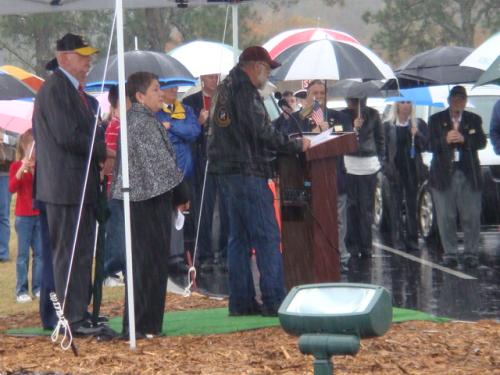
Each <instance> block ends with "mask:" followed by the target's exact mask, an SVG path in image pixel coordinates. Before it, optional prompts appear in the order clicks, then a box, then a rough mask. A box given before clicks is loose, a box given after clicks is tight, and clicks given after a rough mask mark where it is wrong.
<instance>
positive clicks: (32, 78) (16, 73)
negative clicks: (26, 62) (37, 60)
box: [0, 65, 44, 92]
mask: <svg viewBox="0 0 500 375" xmlns="http://www.w3.org/2000/svg"><path fill="white" fill-rule="evenodd" d="M0 71H2V72H4V73H7V74H9V75H11V76H12V77H14V78H16V79H17V80H19V81H21V82H23V83H24V84H25V85H26V86H28V87H30V88H31V89H32V90H34V91H35V92H38V90H39V89H40V87H42V84H43V82H44V80H43V78H40V77H38V76H37V75H34V74H31V73H29V72H27V71H26V70H24V69H21V68H18V67H17V66H13V65H3V66H0Z"/></svg>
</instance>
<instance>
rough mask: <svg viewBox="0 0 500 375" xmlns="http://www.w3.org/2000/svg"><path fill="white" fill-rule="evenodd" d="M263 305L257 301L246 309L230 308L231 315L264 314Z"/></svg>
mask: <svg viewBox="0 0 500 375" xmlns="http://www.w3.org/2000/svg"><path fill="white" fill-rule="evenodd" d="M262 309H263V307H262V306H261V305H259V304H258V303H256V304H255V305H253V306H252V307H249V308H246V309H238V310H229V316H248V315H260V314H262Z"/></svg>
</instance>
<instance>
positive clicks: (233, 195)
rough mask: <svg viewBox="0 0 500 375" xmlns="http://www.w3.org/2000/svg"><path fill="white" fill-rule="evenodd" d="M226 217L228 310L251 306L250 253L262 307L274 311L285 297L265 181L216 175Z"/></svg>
mask: <svg viewBox="0 0 500 375" xmlns="http://www.w3.org/2000/svg"><path fill="white" fill-rule="evenodd" d="M218 180H219V187H220V189H221V196H222V197H223V199H224V203H225V206H226V208H227V212H228V218H229V243H228V253H227V258H228V268H229V311H230V312H233V313H234V312H236V313H237V312H245V311H247V310H248V309H251V308H252V306H255V289H254V286H253V279H252V272H251V269H250V250H251V249H252V248H253V249H255V252H256V257H257V268H258V269H259V273H260V289H261V292H262V302H263V304H264V308H265V309H268V310H270V311H274V310H277V309H278V307H279V306H280V304H281V302H282V300H283V298H284V297H285V286H284V277H283V260H282V257H281V253H280V250H279V244H280V235H279V229H278V223H277V222H276V216H275V212H274V205H273V203H274V202H273V200H274V198H273V194H272V192H271V190H270V189H269V186H268V184H267V179H265V178H262V177H255V176H243V175H222V176H218Z"/></svg>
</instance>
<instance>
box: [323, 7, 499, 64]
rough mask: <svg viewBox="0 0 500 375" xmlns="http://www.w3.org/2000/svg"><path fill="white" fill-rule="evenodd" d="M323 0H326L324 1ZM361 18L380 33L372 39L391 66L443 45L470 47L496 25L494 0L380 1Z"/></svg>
mask: <svg viewBox="0 0 500 375" xmlns="http://www.w3.org/2000/svg"><path fill="white" fill-rule="evenodd" d="M325 1H326V0H325ZM363 19H364V21H365V22H367V23H372V24H376V25H378V26H379V28H380V30H379V31H378V32H376V33H375V35H374V36H373V38H372V46H373V47H381V48H382V49H384V50H385V51H386V52H387V53H388V57H389V59H390V60H391V61H392V62H393V63H399V62H401V60H402V59H403V58H405V57H406V56H408V55H414V54H416V53H418V52H422V51H424V50H428V49H431V48H435V47H438V46H443V45H460V46H469V47H474V41H475V40H476V38H477V37H478V35H479V34H480V33H484V32H486V33H489V32H492V31H496V30H497V29H498V28H499V26H500V3H499V2H498V0H440V1H435V0H384V7H383V8H382V9H381V10H379V11H377V12H366V13H365V14H364V15H363Z"/></svg>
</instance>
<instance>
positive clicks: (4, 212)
mask: <svg viewBox="0 0 500 375" xmlns="http://www.w3.org/2000/svg"><path fill="white" fill-rule="evenodd" d="M11 197H12V194H11V193H10V192H9V176H0V260H7V259H9V240H10V220H9V217H10V198H11Z"/></svg>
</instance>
